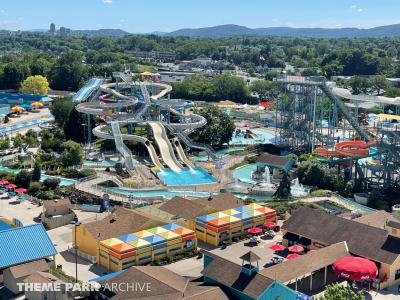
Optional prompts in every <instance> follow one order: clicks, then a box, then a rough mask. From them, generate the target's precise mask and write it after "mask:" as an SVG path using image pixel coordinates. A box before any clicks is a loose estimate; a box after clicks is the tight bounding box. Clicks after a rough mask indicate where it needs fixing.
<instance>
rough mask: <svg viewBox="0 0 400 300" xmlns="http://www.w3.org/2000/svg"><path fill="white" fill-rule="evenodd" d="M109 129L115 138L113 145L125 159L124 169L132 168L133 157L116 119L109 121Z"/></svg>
mask: <svg viewBox="0 0 400 300" xmlns="http://www.w3.org/2000/svg"><path fill="white" fill-rule="evenodd" d="M111 129H112V132H113V136H114V140H115V146H116V148H117V150H118V151H119V153H121V155H122V157H123V158H124V160H125V166H126V169H127V170H128V171H129V170H134V168H135V165H136V163H135V162H134V159H133V157H132V152H131V150H129V148H128V147H126V146H125V144H124V141H123V139H122V134H121V129H120V128H119V123H118V121H111Z"/></svg>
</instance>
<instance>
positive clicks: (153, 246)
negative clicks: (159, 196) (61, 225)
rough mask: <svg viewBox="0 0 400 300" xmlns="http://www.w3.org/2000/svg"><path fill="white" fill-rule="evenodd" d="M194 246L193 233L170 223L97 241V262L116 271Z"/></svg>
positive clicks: (172, 254) (193, 248)
mask: <svg viewBox="0 0 400 300" xmlns="http://www.w3.org/2000/svg"><path fill="white" fill-rule="evenodd" d="M196 248H197V239H196V235H195V232H194V231H192V230H190V229H187V228H185V227H182V226H180V225H177V224H173V223H172V224H167V225H164V226H158V227H153V228H150V229H147V230H141V231H138V232H135V233H128V234H124V235H121V236H119V237H116V238H110V239H107V240H103V241H100V243H99V249H98V257H97V261H98V262H99V263H100V264H101V265H102V266H104V267H106V268H107V269H109V270H111V271H118V270H123V269H126V268H128V267H130V266H136V265H143V264H146V263H148V262H151V261H156V260H161V259H164V258H166V257H172V256H174V255H177V254H180V253H183V252H186V251H190V250H195V249H196Z"/></svg>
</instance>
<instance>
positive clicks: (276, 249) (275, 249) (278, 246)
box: [269, 244, 286, 251]
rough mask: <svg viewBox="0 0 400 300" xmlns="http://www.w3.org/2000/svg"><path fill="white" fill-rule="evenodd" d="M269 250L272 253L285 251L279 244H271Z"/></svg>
mask: <svg viewBox="0 0 400 300" xmlns="http://www.w3.org/2000/svg"><path fill="white" fill-rule="evenodd" d="M269 249H271V250H274V251H283V250H285V249H286V247H285V246H283V245H281V244H273V245H272V246H270V247H269Z"/></svg>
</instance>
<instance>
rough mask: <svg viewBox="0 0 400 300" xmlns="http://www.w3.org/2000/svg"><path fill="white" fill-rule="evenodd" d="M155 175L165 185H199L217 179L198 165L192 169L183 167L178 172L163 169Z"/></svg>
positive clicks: (213, 181)
mask: <svg viewBox="0 0 400 300" xmlns="http://www.w3.org/2000/svg"><path fill="white" fill-rule="evenodd" d="M157 175H158V177H159V178H160V179H161V181H162V182H163V183H164V184H165V185H166V186H179V185H200V184H210V183H215V182H217V179H215V178H214V177H213V176H211V175H210V174H208V173H207V172H206V171H205V170H203V169H202V168H200V167H197V168H195V169H193V170H192V169H188V168H184V169H182V170H181V171H179V172H174V171H172V170H171V169H165V170H163V171H160V172H158V173H157Z"/></svg>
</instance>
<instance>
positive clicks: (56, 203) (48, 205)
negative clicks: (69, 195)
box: [43, 198, 71, 210]
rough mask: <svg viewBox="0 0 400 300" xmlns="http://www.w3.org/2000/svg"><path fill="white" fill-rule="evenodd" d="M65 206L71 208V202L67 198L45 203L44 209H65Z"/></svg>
mask: <svg viewBox="0 0 400 300" xmlns="http://www.w3.org/2000/svg"><path fill="white" fill-rule="evenodd" d="M63 206H67V207H70V206H71V201H69V199H66V198H65V199H57V200H46V201H43V207H44V208H45V209H46V210H47V209H51V208H57V207H63Z"/></svg>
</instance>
